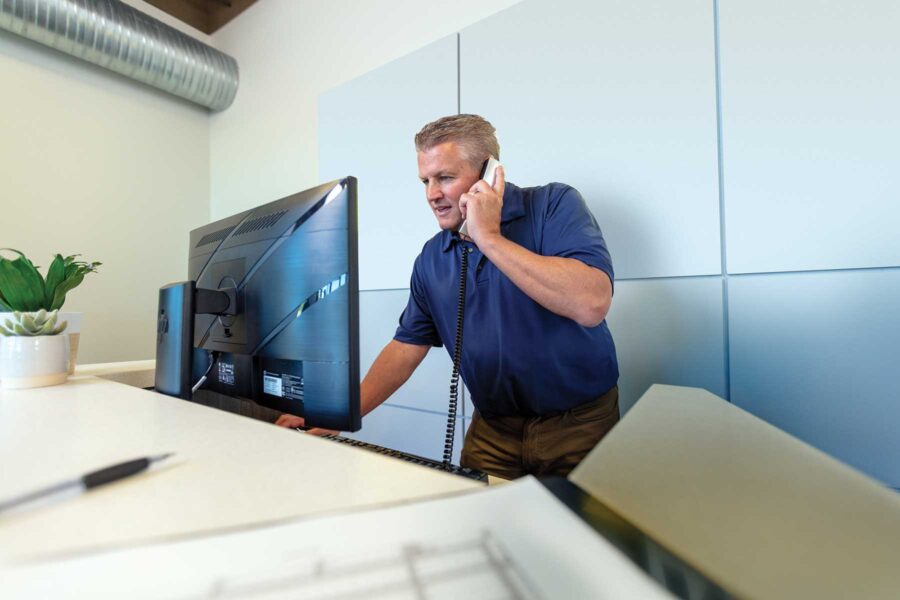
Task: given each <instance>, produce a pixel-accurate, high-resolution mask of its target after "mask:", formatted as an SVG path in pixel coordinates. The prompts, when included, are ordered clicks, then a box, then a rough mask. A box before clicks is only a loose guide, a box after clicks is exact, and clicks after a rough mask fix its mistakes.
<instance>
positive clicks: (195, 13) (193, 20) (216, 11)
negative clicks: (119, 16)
mask: <svg viewBox="0 0 900 600" xmlns="http://www.w3.org/2000/svg"><path fill="white" fill-rule="evenodd" d="M144 2H146V3H147V4H151V5H153V6H155V7H156V8H158V9H160V10H162V11H164V12H166V13H168V14H170V15H172V16H173V17H175V18H176V19H178V20H179V21H182V22H184V23H187V24H188V25H190V26H191V27H193V28H194V29H199V30H200V31H202V32H203V33H206V34H212V33H214V32H215V31H217V30H219V29H220V28H221V27H222V26H223V25H225V24H226V23H228V22H229V21H231V20H232V19H234V18H235V17H236V16H238V15H239V14H241V13H242V12H244V11H245V10H247V8H249V7H250V6H251V5H252V4H253V3H255V2H256V0H144Z"/></svg>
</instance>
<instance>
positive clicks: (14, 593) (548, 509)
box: [0, 478, 670, 600]
mask: <svg viewBox="0 0 900 600" xmlns="http://www.w3.org/2000/svg"><path fill="white" fill-rule="evenodd" d="M311 485H312V483H311ZM222 501H223V502H227V501H228V499H227V498H223V499H222ZM0 580H2V581H3V586H2V587H3V589H4V594H3V595H4V596H5V597H9V598H51V597H52V598H111V597H115V598H179V599H181V598H184V599H194V598H228V599H232V598H233V599H250V598H253V599H266V600H269V599H272V600H274V599H281V598H295V599H313V598H315V599H321V600H337V599H343V598H366V599H367V600H368V599H370V598H378V599H389V600H401V599H407V598H409V599H420V598H428V599H445V598H446V599H450V598H466V599H475V598H491V599H498V600H499V599H505V598H509V599H522V600H541V599H551V598H566V599H577V598H590V599H598V600H599V599H603V598H616V599H621V598H641V599H652V598H669V597H670V596H669V595H668V594H667V592H665V591H664V590H663V589H662V588H661V587H659V586H657V584H656V583H655V582H653V581H652V580H651V579H650V578H649V577H647V576H646V575H645V574H644V573H643V572H642V571H641V570H640V569H638V567H636V566H635V565H634V564H633V563H631V562H630V561H629V560H628V559H627V558H626V557H625V556H624V555H622V554H621V553H620V552H619V551H618V550H617V549H615V548H614V547H613V546H612V545H611V544H610V543H609V542H607V541H606V540H605V539H604V538H603V537H601V536H599V535H597V533H596V532H594V531H593V530H592V529H591V528H590V527H588V526H587V525H586V524H584V523H583V522H582V521H581V520H580V519H579V518H578V517H577V516H575V515H574V514H573V513H572V512H571V511H569V509H567V508H566V507H565V506H564V505H562V504H561V503H560V502H559V501H558V500H556V498H555V497H553V495H552V494H550V493H549V492H548V491H547V490H546V489H544V487H543V486H541V485H540V484H539V483H538V482H537V481H536V480H534V479H532V478H525V479H522V480H519V481H517V482H514V483H510V484H507V485H503V486H498V487H492V488H487V489H484V490H478V491H473V492H470V493H465V494H461V495H455V496H452V497H446V498H441V499H435V500H428V501H424V502H417V503H414V504H404V505H400V506H391V507H387V508H380V509H375V510H368V511H363V512H354V513H346V514H340V515H331V516H327V517H322V518H316V519H310V520H302V521H293V522H290V523H286V524H282V525H277V526H271V527H264V528H259V529H253V530H250V531H242V532H238V533H230V534H224V535H216V536H208V537H202V538H196V539H191V540H187V541H182V542H175V543H166V544H159V545H152V546H143V547H137V548H131V549H127V550H120V551H115V552H108V553H102V554H94V555H89V556H84V557H78V558H72V559H68V560H61V561H56V562H51V563H41V564H31V565H25V566H18V567H15V568H12V569H8V570H5V572H3V573H0Z"/></svg>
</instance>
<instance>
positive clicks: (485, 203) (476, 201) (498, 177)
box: [459, 164, 506, 244]
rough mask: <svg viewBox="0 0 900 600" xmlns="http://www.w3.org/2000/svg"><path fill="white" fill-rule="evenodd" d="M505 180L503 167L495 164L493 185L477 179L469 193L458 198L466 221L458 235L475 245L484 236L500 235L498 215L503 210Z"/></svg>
mask: <svg viewBox="0 0 900 600" xmlns="http://www.w3.org/2000/svg"><path fill="white" fill-rule="evenodd" d="M505 188H506V179H505V174H504V172H503V167H502V166H501V165H499V164H497V167H496V171H495V172H494V185H493V186H491V185H488V182H487V181H485V180H484V179H479V180H478V181H476V182H475V184H474V185H473V186H472V187H471V188H469V191H468V192H467V193H465V194H463V195H462V196H460V197H459V210H460V212H461V213H462V216H463V218H464V219H466V221H465V223H464V224H463V227H461V228H460V233H462V234H463V235H466V236H468V237H470V238H471V239H472V240H474V242H475V243H476V244H478V242H479V240H482V239H484V238H485V236H491V235H500V214H501V212H502V210H503V191H504V189H505Z"/></svg>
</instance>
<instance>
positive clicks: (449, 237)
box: [440, 182, 525, 252]
mask: <svg viewBox="0 0 900 600" xmlns="http://www.w3.org/2000/svg"><path fill="white" fill-rule="evenodd" d="M524 216H525V198H524V194H523V193H522V190H521V188H519V187H518V186H516V185H514V184H512V183H508V182H507V184H506V188H505V189H504V190H503V208H502V209H500V223H508V222H509V221H513V220H515V219H518V218H520V217H524ZM440 235H441V250H442V251H443V252H447V251H448V250H450V248H451V247H452V246H453V243H454V242H458V241H459V236H458V235H457V234H456V233H454V232H452V231H448V230H446V229H445V230H443V231H441V234H440Z"/></svg>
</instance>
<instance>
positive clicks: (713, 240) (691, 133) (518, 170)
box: [460, 0, 721, 278]
mask: <svg viewBox="0 0 900 600" xmlns="http://www.w3.org/2000/svg"><path fill="white" fill-rule="evenodd" d="M460 95H461V109H462V112H473V113H477V114H481V115H483V116H484V117H486V118H487V119H488V120H490V121H491V122H492V123H493V124H494V126H495V127H496V128H497V131H498V137H499V140H500V147H501V154H502V156H501V159H502V160H501V162H503V163H504V166H505V167H506V170H507V175H508V178H509V180H510V181H513V182H515V183H517V184H519V185H537V184H543V183H547V182H548V181H563V182H566V183H570V184H572V185H574V186H575V187H577V188H578V189H579V190H580V191H581V193H582V195H583V196H584V197H585V199H586V200H587V202H588V205H589V206H590V207H591V209H592V211H593V212H594V215H595V216H596V217H597V220H598V221H599V223H600V226H601V228H602V229H603V232H604V235H605V236H606V239H607V242H608V243H609V246H610V250H611V252H612V257H613V263H614V265H615V268H616V275H617V277H618V278H637V277H661V276H672V275H698V274H718V273H721V245H720V240H719V228H720V224H719V194H718V162H717V160H718V159H717V156H718V153H717V147H716V90H715V52H714V23H713V3H712V2H711V1H710V0H689V1H688V0H684V1H682V2H670V1H667V0H638V1H632V2H614V1H612V0H601V1H596V0H557V1H553V2H551V1H549V0H526V1H525V2H522V3H521V4H518V5H516V6H514V7H512V8H510V9H507V10H505V11H502V12H500V13H498V14H496V15H494V16H492V17H490V18H488V19H486V20H484V21H481V22H479V23H477V24H475V25H473V26H471V27H469V28H467V29H465V30H463V31H462V32H461V35H460Z"/></svg>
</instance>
